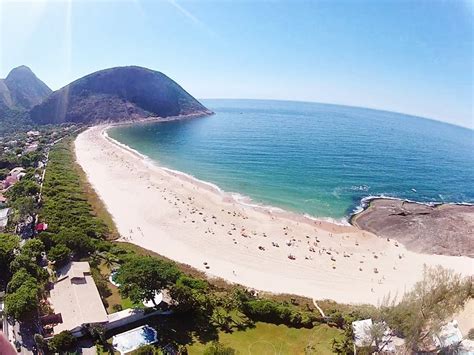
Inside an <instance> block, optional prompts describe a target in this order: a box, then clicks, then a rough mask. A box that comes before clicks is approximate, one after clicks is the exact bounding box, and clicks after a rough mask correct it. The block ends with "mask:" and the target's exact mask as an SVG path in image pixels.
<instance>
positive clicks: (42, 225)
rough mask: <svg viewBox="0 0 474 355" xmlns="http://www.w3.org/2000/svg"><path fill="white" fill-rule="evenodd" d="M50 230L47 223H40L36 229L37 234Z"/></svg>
mask: <svg viewBox="0 0 474 355" xmlns="http://www.w3.org/2000/svg"><path fill="white" fill-rule="evenodd" d="M47 229H48V224H47V223H38V224H37V225H36V227H35V230H36V231H37V232H42V231H45V230H47Z"/></svg>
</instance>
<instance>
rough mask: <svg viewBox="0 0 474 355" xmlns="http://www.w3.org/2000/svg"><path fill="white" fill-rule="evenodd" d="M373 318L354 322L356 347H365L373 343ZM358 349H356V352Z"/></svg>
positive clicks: (353, 329)
mask: <svg viewBox="0 0 474 355" xmlns="http://www.w3.org/2000/svg"><path fill="white" fill-rule="evenodd" d="M372 326H373V323H372V319H364V320H358V321H355V322H352V331H353V333H354V347H355V348H365V347H371V346H372V345H373V339H372V335H371V334H370V329H371V328H372ZM355 353H356V350H355V349H354V354H355Z"/></svg>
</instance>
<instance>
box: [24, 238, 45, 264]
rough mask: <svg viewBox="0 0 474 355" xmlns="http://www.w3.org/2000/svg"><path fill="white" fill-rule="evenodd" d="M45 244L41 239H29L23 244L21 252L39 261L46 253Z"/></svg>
mask: <svg viewBox="0 0 474 355" xmlns="http://www.w3.org/2000/svg"><path fill="white" fill-rule="evenodd" d="M44 249H45V248H44V244H43V242H42V241H41V240H39V239H29V240H27V241H26V242H25V244H23V247H22V248H21V252H22V253H23V254H26V255H29V256H30V257H32V258H34V259H36V261H38V260H39V259H40V257H41V253H42V252H44Z"/></svg>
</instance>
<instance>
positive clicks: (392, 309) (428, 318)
mask: <svg viewBox="0 0 474 355" xmlns="http://www.w3.org/2000/svg"><path fill="white" fill-rule="evenodd" d="M473 296H474V288H473V283H472V280H471V279H470V278H463V277H461V275H459V274H455V273H453V272H452V271H450V270H446V269H443V268H442V267H441V266H438V267H434V268H427V267H425V270H424V273H423V279H422V280H421V281H419V282H417V283H416V284H415V286H414V287H413V289H412V290H411V291H409V292H407V293H405V295H404V296H403V298H402V300H401V301H400V302H399V303H396V302H395V300H392V301H390V299H387V300H385V303H384V306H382V307H381V310H380V312H381V314H380V318H381V319H382V320H383V321H385V322H386V323H387V324H388V326H390V327H391V328H392V329H393V330H394V331H395V332H396V333H397V334H398V335H400V336H402V337H404V338H405V340H406V343H407V347H408V348H409V349H411V350H413V351H415V352H417V351H422V350H423V348H424V346H425V345H426V343H427V342H428V341H431V338H432V336H433V335H434V334H436V333H437V332H439V330H440V328H441V327H442V326H443V325H444V324H445V323H446V320H447V319H449V317H451V316H452V315H453V314H455V313H457V312H458V311H460V310H461V309H462V308H463V307H464V305H465V304H466V302H467V301H468V300H469V299H471V298H472V297H473Z"/></svg>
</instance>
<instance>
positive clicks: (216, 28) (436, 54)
mask: <svg viewBox="0 0 474 355" xmlns="http://www.w3.org/2000/svg"><path fill="white" fill-rule="evenodd" d="M473 17H474V6H473V2H471V1H461V0H453V1H436V0H434V1H403V0H402V1H387V0H385V1H384V0H382V1H376V0H373V1H362V0H361V1H355V0H354V1H298V0H292V1H290V0H289V1H239V0H233V1H223V0H214V1H197V0H195V1H180V0H175V1H172V0H166V1H165V0H164V1H159V0H149V1H145V0H143V1H139V0H135V1H126V0H117V1H112V0H109V1H108V0H102V1H88V0H84V1H80V0H74V1H59V0H56V1H54V0H50V1H44V0H43V1H41V0H37V1H30V2H28V1H20V0H1V1H0V77H5V76H6V75H7V74H8V72H9V70H10V69H11V68H13V67H15V66H18V65H20V64H25V65H28V66H29V67H30V68H31V69H32V70H33V71H34V72H35V73H36V74H37V75H38V76H39V77H40V78H41V79H42V80H43V81H45V82H46V83H47V84H48V85H49V86H50V87H51V88H53V89H58V88H60V87H62V86H64V85H66V84H67V83H68V82H70V81H72V80H74V79H77V78H79V77H81V76H83V75H85V74H88V73H90V72H93V71H96V70H99V69H103V68H107V67H113V66H120V65H132V64H133V65H140V66H145V67H149V68H151V69H155V70H159V71H162V72H163V73H165V74H167V75H168V76H170V77H171V78H172V79H174V80H175V81H177V82H178V83H179V84H181V85H182V86H183V87H184V88H185V89H186V90H188V91H189V92H190V93H191V94H192V95H194V96H196V97H198V98H262V99H289V100H302V101H316V102H325V103H338V104H347V105H354V106H363V107H372V108H380V109H386V110H390V111H397V112H404V113H410V114H415V115H420V116H424V117H430V118H434V119H439V120H443V121H446V122H451V123H455V124H458V125H462V126H467V127H471V128H474V122H473V120H474V118H473Z"/></svg>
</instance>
